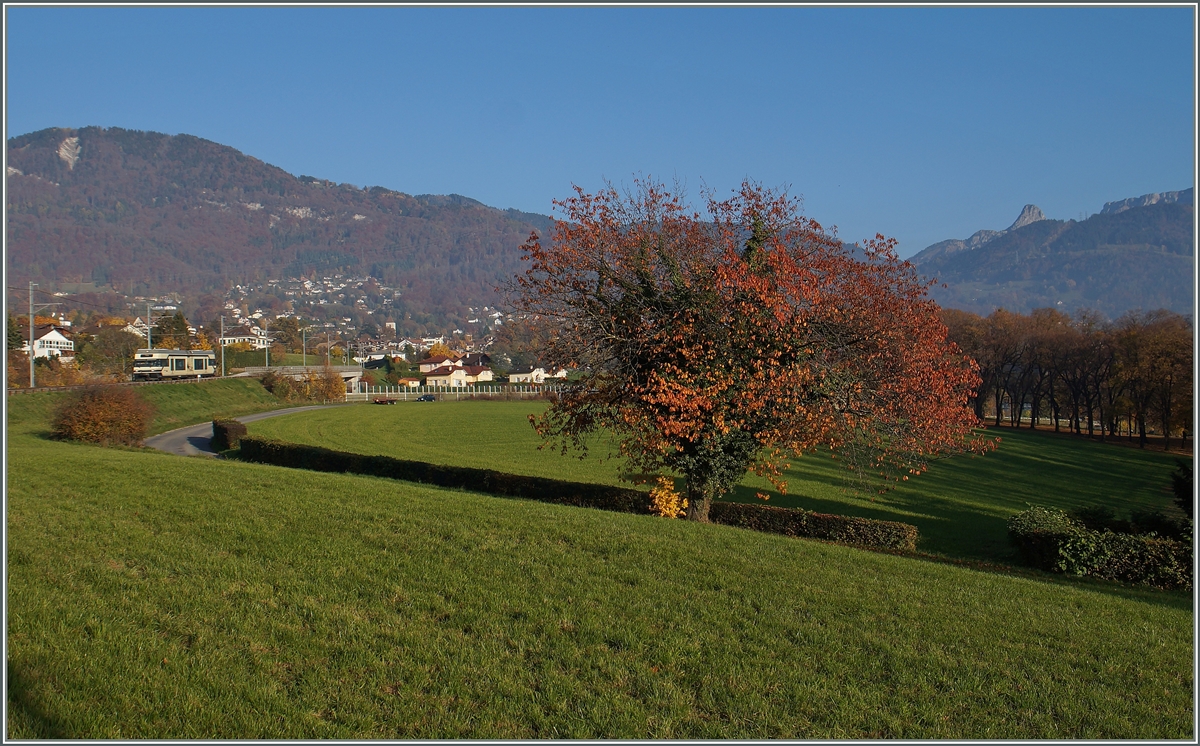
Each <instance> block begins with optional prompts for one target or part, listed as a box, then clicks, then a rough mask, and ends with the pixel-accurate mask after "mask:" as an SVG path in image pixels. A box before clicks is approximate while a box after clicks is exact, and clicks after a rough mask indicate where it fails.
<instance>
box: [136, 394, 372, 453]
mask: <svg viewBox="0 0 1200 746" xmlns="http://www.w3.org/2000/svg"><path fill="white" fill-rule="evenodd" d="M345 406H348V405H346V404H312V405H310V406H307V407H292V408H290V409H275V410H272V411H270V412H259V413H257V414H248V415H246V416H244V417H234V418H233V419H235V420H237V421H238V422H243V423H249V422H255V421H257V420H265V419H266V418H268V417H278V416H279V415H282V414H292V413H293V412H307V411H308V410H310V409H326V408H328V407H345ZM212 436H213V429H212V422H211V421H210V422H202V423H200V424H199V425H188V426H187V427H180V428H176V429H174V430H168V431H167V432H165V433H159V434H158V435H154V436H152V437H149V438H146V440H145V441H144V442H143V443H142V445H144V446H146V447H147V448H155V449H157V450H160V451H165V452H167V453H174V454H176V455H178V456H216V455H217V453H216V451H214V450H213V449H212V447H211V446H210V445H209V441H211V440H212Z"/></svg>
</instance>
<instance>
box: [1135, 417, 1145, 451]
mask: <svg viewBox="0 0 1200 746" xmlns="http://www.w3.org/2000/svg"><path fill="white" fill-rule="evenodd" d="M1137 426H1138V448H1145V447H1146V415H1145V414H1143V413H1141V412H1138V416H1137Z"/></svg>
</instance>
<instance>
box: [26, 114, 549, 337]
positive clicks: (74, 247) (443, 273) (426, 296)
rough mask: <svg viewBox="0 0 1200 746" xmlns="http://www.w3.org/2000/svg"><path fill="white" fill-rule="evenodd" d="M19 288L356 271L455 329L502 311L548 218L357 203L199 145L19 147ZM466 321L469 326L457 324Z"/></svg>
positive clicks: (423, 204)
mask: <svg viewBox="0 0 1200 746" xmlns="http://www.w3.org/2000/svg"><path fill="white" fill-rule="evenodd" d="M8 165H9V169H8V217H9V223H8V267H7V270H8V279H9V282H8V284H9V285H10V286H11V285H21V284H24V283H25V282H27V281H28V280H33V281H35V282H42V283H47V284H51V283H55V282H57V283H63V282H85V283H86V282H92V281H94V282H96V283H97V284H99V285H109V284H111V285H112V286H113V287H114V288H116V289H118V290H119V291H121V292H125V293H137V294H142V293H149V294H158V293H164V292H170V291H176V292H184V293H197V292H205V291H209V292H211V291H218V292H219V291H222V290H224V289H225V288H227V287H229V286H231V285H232V284H235V283H244V282H246V281H253V280H256V279H268V278H279V277H284V276H288V275H292V276H298V275H301V274H311V273H318V274H320V273H327V272H335V271H344V272H347V273H356V274H371V275H373V276H375V277H376V278H378V279H380V280H381V281H383V282H384V283H385V284H387V285H390V286H392V287H396V288H398V289H400V290H401V293H402V297H401V298H400V299H399V303H400V304H402V306H403V309H402V310H408V311H411V312H413V313H422V314H430V313H432V314H434V315H439V316H444V315H446V314H447V313H450V312H451V311H457V310H458V309H460V308H462V307H464V306H466V305H482V304H488V301H494V300H495V296H494V293H493V288H494V287H495V286H496V285H497V284H498V283H499V282H500V281H502V280H504V279H505V278H507V277H510V276H511V275H513V274H514V273H515V272H516V271H518V270H519V269H520V266H521V262H520V251H519V250H518V247H519V246H520V245H521V244H522V243H523V242H524V241H525V239H526V238H527V237H528V236H529V233H530V232H531V231H533V230H535V229H538V230H544V229H545V228H546V227H547V225H548V224H549V218H547V217H546V216H544V215H535V214H530V213H522V212H518V211H516V210H508V211H505V210H499V209H495V208H491V207H487V206H485V205H483V204H481V203H479V202H477V201H475V200H472V199H468V198H466V197H460V196H458V195H449V196H434V195H418V196H413V195H409V194H404V193H401V192H395V191H391V190H389V189H385V188H382V187H371V188H362V189H360V188H358V187H355V186H353V185H349V184H340V185H339V184H334V183H332V182H330V181H325V180H322V179H318V178H313V177H308V176H300V177H296V176H293V175H291V174H289V173H287V172H286V171H283V170H282V169H279V168H276V167H275V166H272V165H270V164H267V163H264V162H262V161H260V160H258V159H256V158H253V157H250V156H247V155H245V154H243V153H240V152H238V151H237V150H234V149H233V148H230V147H226V146H224V145H219V144H217V143H214V142H210V141H208V140H203V139H201V138H198V137H192V136H190V135H176V136H169V135H163V134H159V133H154V132H140V131H133V130H124V129H119V128H111V129H102V128H98V127H87V128H83V129H79V130H70V129H47V130H42V131H40V132H34V133H31V134H27V135H22V136H20V137H15V138H12V139H10V140H9V141H8ZM452 315H456V314H452Z"/></svg>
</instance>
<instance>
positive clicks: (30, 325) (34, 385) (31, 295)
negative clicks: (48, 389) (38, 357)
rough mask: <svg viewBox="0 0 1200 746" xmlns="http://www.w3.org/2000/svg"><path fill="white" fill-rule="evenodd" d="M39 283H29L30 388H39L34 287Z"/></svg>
mask: <svg viewBox="0 0 1200 746" xmlns="http://www.w3.org/2000/svg"><path fill="white" fill-rule="evenodd" d="M35 285H37V283H36V282H30V283H29V388H31V389H32V388H37V383H36V382H35V381H34V373H33V357H34V352H33V335H34V333H35V332H34V328H33V288H34V286H35Z"/></svg>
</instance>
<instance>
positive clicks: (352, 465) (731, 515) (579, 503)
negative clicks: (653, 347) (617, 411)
mask: <svg viewBox="0 0 1200 746" xmlns="http://www.w3.org/2000/svg"><path fill="white" fill-rule="evenodd" d="M240 448H241V450H240V458H242V459H243V460H246V461H253V462H256V463H262V464H272V465H275V466H288V467H292V468H296V469H310V470H312V471H328V472H338V473H347V474H364V475H368V476H375V477H387V478H389V479H401V480H404V481H408V482H421V483H424V484H434V485H437V486H439V487H449V488H451V489H463V490H471V491H473V492H486V493H490V494H493V495H505V496H508V497H520V498H525V499H527V500H538V501H540V502H549V503H556V504H558V505H573V506H576V507H581V508H599V509H601V510H612V511H616V512H620V513H637V514H641V515H648V514H650V512H651V511H650V502H649V496H648V495H647V494H646V493H645V492H640V491H638V490H632V489H627V488H623V487H610V486H607V485H601V484H585V483H581V482H567V481H564V480H560V479H546V478H544V477H528V476H521V475H518V474H505V473H504V472H499V471H493V470H491V469H472V468H469V467H465V466H439V465H436V464H429V463H425V462H424V461H406V460H404V459H397V458H392V457H390V456H364V455H362V454H357V453H346V452H344V451H334V450H331V449H329V448H322V447H320V446H309V445H300V444H297V443H284V442H281V441H277V440H268V439H265V438H255V437H252V436H251V437H243V438H241V445H240ZM709 519H710V520H711V521H712V522H713V523H720V524H724V525H727V526H737V527H740V528H748V529H753V530H755V531H765V532H768V533H776V534H783V535H785V536H794V537H800V538H809V539H824V540H826V541H833V542H838V543H842V544H852V545H855V546H861V547H867V548H877V549H900V550H912V549H915V548H916V543H917V528H916V526H910V525H908V524H907V523H896V522H893V521H876V520H872V519H869V518H851V517H847V516H840V515H829V514H825V513H810V512H808V511H806V510H793V509H790V508H775V507H768V506H765V505H744V504H740V503H725V502H717V503H714V504H713V506H712V508H711V509H710V511H709Z"/></svg>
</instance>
